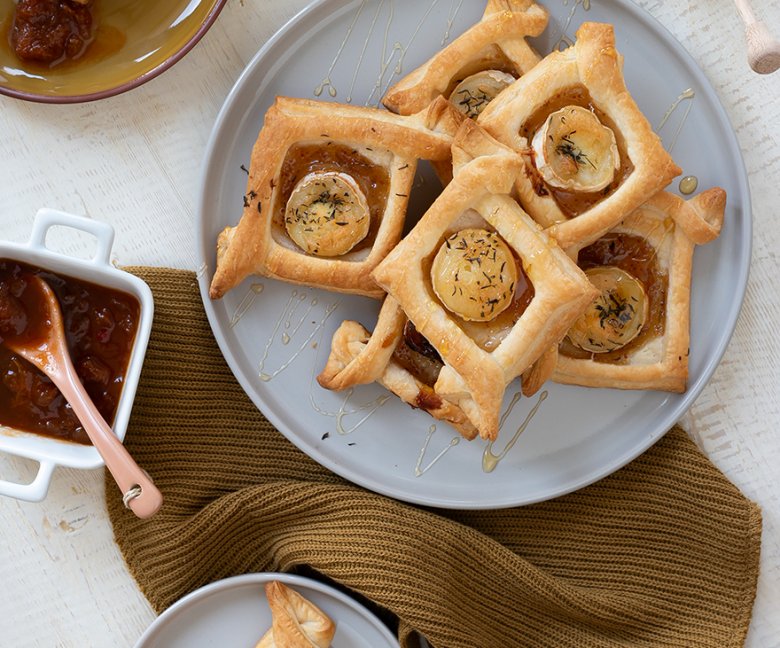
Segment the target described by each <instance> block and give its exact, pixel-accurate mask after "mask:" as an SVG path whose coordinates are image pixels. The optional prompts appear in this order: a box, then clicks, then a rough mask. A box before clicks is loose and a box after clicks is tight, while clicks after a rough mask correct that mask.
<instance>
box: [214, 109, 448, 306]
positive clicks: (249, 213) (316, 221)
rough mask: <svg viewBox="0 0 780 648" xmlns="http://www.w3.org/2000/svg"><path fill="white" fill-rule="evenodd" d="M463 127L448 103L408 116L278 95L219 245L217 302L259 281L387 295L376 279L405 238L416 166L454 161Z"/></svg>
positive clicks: (370, 294)
mask: <svg viewBox="0 0 780 648" xmlns="http://www.w3.org/2000/svg"><path fill="white" fill-rule="evenodd" d="M460 121H461V117H460V115H459V113H457V111H456V110H455V109H454V108H453V107H452V106H451V104H449V102H447V101H446V100H445V99H443V98H440V99H439V100H438V101H434V102H433V103H431V104H430V105H429V106H428V107H427V108H426V109H425V110H423V111H421V112H420V113H418V114H415V115H411V116H406V117H404V116H399V115H394V114H392V113H388V112H387V111H384V110H376V109H371V108H362V107H356V106H347V105H341V104H334V103H322V102H317V101H309V100H306V99H290V98H286V97H278V98H277V100H276V103H275V104H274V105H273V106H272V107H271V108H270V109H269V110H268V112H267V113H266V116H265V122H264V124H263V128H262V129H261V131H260V134H259V136H258V138H257V142H256V143H255V145H254V148H253V149H252V157H251V161H250V167H249V179H248V182H247V189H246V194H245V195H244V210H243V214H242V216H241V220H240V222H239V224H238V226H237V227H228V228H226V229H225V230H224V231H223V232H222V233H221V234H220V236H219V239H218V241H217V267H216V271H215V273H214V278H213V279H212V282H211V288H210V295H211V297H212V299H216V298H219V297H222V296H223V295H224V294H225V293H226V292H227V291H228V290H230V289H231V288H233V287H235V286H236V285H238V284H239V283H241V281H243V280H244V279H245V278H246V277H247V276H249V275H252V274H259V275H263V276H266V277H274V278H277V279H281V280H284V281H289V282H292V283H300V284H307V285H310V286H316V287H320V288H325V289H329V290H334V291H339V292H345V293H355V294H361V295H368V296H373V297H382V295H383V292H382V291H381V289H379V288H378V287H377V286H376V284H375V283H374V281H373V280H372V279H371V277H370V272H371V270H373V268H374V267H375V266H376V264H377V263H378V262H379V261H380V260H381V259H383V258H384V257H385V255H386V254H387V253H388V252H389V251H390V250H391V249H392V248H393V246H394V245H395V244H396V243H397V242H398V240H399V239H400V237H401V233H402V229H403V224H404V217H405V214H406V206H407V202H408V199H409V193H410V190H411V186H412V181H413V180H414V174H415V169H416V165H417V160H418V159H428V160H448V159H449V158H450V146H451V144H452V136H453V135H454V133H455V130H456V129H457V127H458V124H459V123H460Z"/></svg>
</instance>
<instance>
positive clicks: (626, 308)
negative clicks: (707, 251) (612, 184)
mask: <svg viewBox="0 0 780 648" xmlns="http://www.w3.org/2000/svg"><path fill="white" fill-rule="evenodd" d="M725 204H726V192H725V191H723V190H722V189H720V188H718V187H716V188H713V189H710V190H708V191H705V192H703V193H701V194H699V195H698V196H696V197H694V198H692V199H691V200H689V201H685V200H683V199H682V198H680V197H679V196H676V195H674V194H670V193H666V192H662V193H660V194H657V195H656V196H655V197H654V198H652V199H651V200H650V201H649V202H647V203H645V204H644V205H642V206H641V207H640V208H639V209H637V210H636V211H634V212H633V213H632V214H630V215H629V216H628V217H627V218H626V219H625V220H624V221H623V222H622V223H620V224H619V225H618V226H617V227H614V228H613V229H611V230H610V231H609V232H608V233H607V234H605V235H604V236H603V237H602V238H600V239H599V240H597V241H596V242H595V243H592V244H590V245H587V246H585V247H582V248H581V249H579V250H576V251H575V253H576V254H577V259H578V261H577V262H578V264H579V266H580V267H581V268H582V269H583V270H584V271H585V274H587V275H588V277H589V278H590V280H591V281H592V282H593V284H594V285H595V286H596V287H597V288H598V289H599V291H600V295H599V296H598V297H597V298H596V300H595V301H594V302H593V303H592V304H591V305H590V306H589V307H588V309H587V310H586V311H585V312H584V314H583V315H581V316H580V318H579V319H578V320H577V321H576V322H575V324H574V326H572V328H571V329H570V330H569V332H568V334H567V335H566V337H565V338H564V340H563V341H562V342H561V344H560V346H559V352H558V360H557V364H556V367H555V371H554V373H553V380H554V381H556V382H560V383H566V384H572V385H584V386H586V387H616V388H620V389H659V390H666V391H673V392H682V391H685V387H686V381H687V378H688V350H689V348H688V344H689V323H690V283H691V263H692V259H693V250H694V246H696V245H697V244H702V243H707V242H708V241H711V240H712V239H714V238H716V237H717V236H718V234H719V233H720V228H721V224H722V223H723V213H724V209H725Z"/></svg>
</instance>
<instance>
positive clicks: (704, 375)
mask: <svg viewBox="0 0 780 648" xmlns="http://www.w3.org/2000/svg"><path fill="white" fill-rule="evenodd" d="M610 1H611V2H614V3H615V4H618V5H620V6H621V8H622V9H623V10H625V11H627V12H628V13H630V14H632V15H633V17H634V18H636V19H637V20H638V21H639V22H640V23H643V24H645V25H647V27H648V28H649V29H651V30H654V31H655V32H656V34H657V35H658V36H659V37H660V38H661V40H663V41H664V42H665V43H666V44H667V46H669V47H670V48H671V49H672V50H673V51H674V52H675V53H676V55H677V57H678V58H679V59H680V60H681V62H682V63H683V64H685V65H686V66H687V68H688V69H689V70H690V71H691V73H692V74H693V76H694V77H695V80H696V81H697V82H698V83H699V86H700V88H701V90H702V91H703V92H704V93H705V95H706V97H707V99H708V101H709V102H710V104H711V106H712V108H713V112H714V114H715V115H716V118H717V120H718V122H719V123H720V125H721V127H722V129H723V132H724V133H725V134H726V136H727V138H728V141H727V145H728V148H729V153H731V154H733V155H732V157H733V160H734V163H735V166H736V168H737V171H738V178H736V182H737V185H738V188H739V197H740V198H741V199H742V204H743V206H744V207H743V209H744V213H743V214H742V216H743V217H742V218H741V219H740V220H739V222H738V223H735V225H740V226H741V227H740V229H739V235H740V237H741V240H740V248H741V252H742V263H741V264H740V266H739V267H738V268H737V273H736V274H737V284H736V285H737V293H736V294H735V295H734V299H732V301H731V303H730V305H729V309H728V314H727V316H726V317H725V318H724V319H723V323H724V324H725V326H724V327H723V329H722V330H723V331H725V332H726V333H725V334H723V335H722V336H721V338H720V339H719V340H718V341H717V344H716V346H715V351H714V353H712V354H711V355H710V356H709V357H708V358H707V359H706V361H705V364H704V367H703V369H702V371H701V373H700V374H699V375H698V376H697V378H696V380H695V381H694V382H693V383H691V384H689V385H688V388H687V390H686V392H685V394H684V395H683V396H682V398H681V400H680V401H679V402H678V403H677V404H676V405H674V406H673V407H670V408H667V410H666V411H665V413H664V416H662V417H659V419H656V422H655V424H654V426H653V427H654V430H655V432H651V433H647V434H646V435H645V436H644V437H643V438H642V439H641V442H639V443H637V444H636V445H635V446H634V447H632V448H631V450H629V451H627V452H625V453H623V454H622V455H620V456H618V457H616V458H615V459H613V460H612V461H610V462H607V463H606V464H604V465H602V466H601V468H600V469H599V470H593V471H591V472H590V473H589V474H587V475H584V476H581V477H580V478H578V479H572V480H570V481H567V482H565V483H564V484H562V485H560V486H559V487H558V488H553V489H550V490H549V492H547V493H545V494H542V495H539V496H535V497H523V496H522V493H521V494H519V495H518V494H510V495H499V496H495V497H494V498H493V499H492V500H491V501H490V502H485V501H484V500H482V499H479V500H477V499H457V500H453V499H444V498H440V497H431V496H427V495H424V494H423V495H421V494H419V493H416V492H413V491H408V492H407V491H404V490H401V489H398V488H394V487H392V486H388V485H386V484H385V483H383V482H381V481H377V480H375V479H373V478H372V477H371V476H370V475H368V474H358V473H356V472H353V471H352V470H350V469H348V468H345V467H344V466H343V465H341V464H339V463H338V462H336V461H332V460H330V459H329V458H328V457H327V456H325V455H322V454H320V453H319V451H318V450H317V449H316V448H315V447H313V446H310V445H309V444H308V443H307V442H306V441H305V440H303V439H301V438H300V436H299V435H297V434H296V433H295V432H294V431H293V430H288V429H287V427H286V426H285V425H284V423H283V422H282V421H281V420H280V419H279V418H278V417H277V416H276V414H275V412H274V411H272V410H269V411H266V409H264V408H263V407H261V405H264V403H261V402H259V401H260V400H261V399H260V397H259V395H257V394H256V392H255V389H254V386H253V385H252V384H251V382H250V381H249V379H248V378H247V377H246V376H244V375H243V374H242V373H241V372H240V371H238V370H237V369H236V368H235V367H237V366H238V362H237V360H236V358H235V357H234V355H233V353H232V352H231V350H230V347H229V345H228V343H227V341H226V339H225V338H224V336H223V335H222V331H221V330H220V327H219V321H218V317H217V313H216V311H215V310H214V308H213V305H212V303H211V302H212V300H211V298H210V297H209V294H208V289H209V283H210V281H209V280H210V277H208V276H207V275H208V273H207V272H205V273H204V272H200V271H199V272H198V276H197V279H198V286H199V288H200V293H201V299H202V301H203V306H204V310H205V312H206V315H207V318H208V321H209V325H210V327H211V330H212V332H213V334H214V338H215V339H216V341H217V344H218V346H219V348H220V351H221V352H222V355H223V356H224V358H225V360H226V362H227V364H228V366H229V367H230V369H231V371H232V373H233V375H234V376H235V378H236V380H237V381H238V382H239V384H240V385H241V387H242V388H243V389H244V391H245V393H246V394H247V396H249V398H250V399H251V400H252V402H253V403H254V405H255V406H256V407H257V408H258V410H260V411H261V412H262V413H263V415H264V416H266V418H267V419H268V420H269V421H270V422H271V423H272V424H273V425H274V427H276V428H277V430H279V431H280V432H281V433H282V434H284V436H285V437H286V438H287V439H288V440H289V441H291V442H292V443H293V444H294V445H295V446H297V447H298V448H299V449H300V450H301V451H302V452H304V453H305V454H307V455H308V456H310V457H311V458H313V459H314V460H315V461H317V462H318V463H320V464H321V465H322V466H324V467H325V468H327V469H329V470H331V471H332V472H334V473H336V474H337V475H340V476H341V477H344V478H345V479H348V480H349V481H351V482H353V483H355V484H358V485H360V486H363V487H364V488H368V489H369V490H372V491H374V492H377V493H380V494H382V495H386V496H388V497H392V498H394V499H398V500H400V501H405V502H408V503H411V504H418V505H423V506H432V507H437V508H450V509H458V510H491V509H502V508H510V507H513V506H525V505H529V504H535V503H537V502H542V501H547V500H550V499H554V498H556V497H560V496H562V495H566V494H568V493H571V492H574V491H577V490H579V489H581V488H584V487H586V486H589V485H590V484H593V483H595V482H597V481H599V480H600V479H603V478H604V477H607V476H608V475H611V474H612V473H613V472H615V471H617V470H619V469H620V468H622V467H623V466H625V465H626V464H628V463H629V462H630V461H632V460H633V459H635V458H636V457H638V456H639V455H641V454H642V453H643V452H645V451H646V450H647V449H648V448H650V447H651V446H652V445H654V444H655V443H656V442H657V441H658V440H659V439H660V438H661V437H663V436H664V435H665V434H666V432H668V431H669V430H670V429H671V428H672V426H673V425H674V424H675V423H676V422H677V421H678V420H679V419H680V418H681V417H682V416H683V415H684V414H685V413H686V412H687V411H688V409H689V408H690V407H691V405H692V404H693V402H694V401H695V400H696V398H697V397H698V396H699V395H700V393H701V392H702V390H703V389H704V387H705V386H706V385H707V383H708V382H709V380H710V379H711V378H712V375H713V373H714V372H715V369H716V368H717V367H718V365H719V364H720V361H721V359H722V358H723V355H724V353H725V352H726V348H727V347H728V344H729V341H730V340H731V337H732V335H733V334H734V330H735V328H736V323H737V319H738V318H739V314H740V311H741V309H742V304H743V301H744V298H745V293H746V290H747V281H748V275H749V270H750V260H751V256H752V208H751V199H750V185H749V181H748V175H747V169H746V167H745V161H744V158H743V156H742V151H741V149H740V147H739V142H738V140H737V136H736V132H735V131H734V128H733V126H732V125H731V122H730V120H729V118H728V114H727V113H726V110H725V108H724V106H723V104H722V102H721V100H720V98H719V97H718V95H717V93H716V92H715V89H714V88H713V86H712V84H711V83H710V81H709V79H708V78H707V76H706V75H705V74H704V71H703V70H702V69H701V68H700V67H699V64H698V63H697V62H696V60H695V59H694V58H693V57H692V56H691V55H690V53H689V52H688V50H686V49H685V47H684V46H683V45H682V43H680V42H679V41H678V40H677V39H676V38H675V36H674V35H673V34H672V33H671V32H670V31H669V30H668V29H667V28H666V27H664V25H663V24H661V23H660V22H659V21H658V19H656V18H655V17H654V16H652V15H651V14H650V13H648V12H647V11H646V10H645V9H643V8H641V7H639V6H638V5H636V4H634V3H633V2H631V0H610ZM337 2H342V0H313V1H312V2H311V3H309V4H308V5H307V6H306V7H304V8H303V9H302V10H301V11H299V12H298V13H297V14H295V15H294V16H293V17H292V18H291V19H290V20H288V21H287V22H286V23H285V24H284V25H283V26H282V27H281V28H280V29H279V30H278V31H277V32H276V33H275V34H274V35H273V36H272V37H271V38H270V39H269V40H268V41H267V42H266V43H265V44H264V45H263V47H261V48H260V50H259V51H258V52H257V53H256V54H255V55H254V56H253V57H252V59H251V60H250V61H249V63H248V64H247V65H246V67H245V68H244V70H243V71H242V72H241V74H240V75H239V77H238V79H237V80H236V82H235V84H234V85H233V87H232V88H231V90H230V92H229V93H228V95H227V97H226V98H225V102H224V103H223V105H222V108H221V109H220V111H219V113H218V114H217V118H216V120H215V122H214V127H213V129H212V132H211V135H210V136H209V140H208V143H207V146H206V151H205V154H204V161H203V167H202V171H201V183H200V190H199V195H198V204H197V212H196V216H197V231H196V237H197V238H196V247H197V249H196V258H197V263H198V267H199V268H207V267H208V265H209V264H208V261H207V259H206V257H205V256H204V254H203V250H202V245H201V242H202V241H203V237H204V229H205V219H204V218H203V214H204V205H205V201H206V197H207V195H206V194H207V185H206V180H207V177H208V175H209V171H210V161H211V160H212V158H213V154H214V151H215V149H216V147H217V144H218V141H219V139H220V135H221V131H222V129H223V128H224V127H225V126H224V124H225V118H226V115H227V113H228V112H229V110H230V108H231V105H232V102H233V100H234V98H235V96H236V95H237V94H238V92H239V91H240V90H241V88H242V86H243V84H244V83H245V80H246V79H247V78H248V77H249V76H250V74H251V73H252V71H253V69H254V68H255V67H256V66H257V65H259V64H260V62H261V61H262V60H263V59H264V57H265V56H266V54H267V53H268V52H270V51H272V50H273V48H274V47H276V45H277V43H278V42H279V41H280V40H282V39H283V38H284V37H285V36H286V35H287V34H288V32H290V31H291V30H293V29H294V28H295V27H296V26H297V24H298V22H300V21H302V20H305V19H306V18H307V17H308V16H309V15H310V14H311V13H313V12H315V11H317V10H319V9H320V8H321V7H322V6H323V5H326V4H331V3H337ZM256 396H257V398H256Z"/></svg>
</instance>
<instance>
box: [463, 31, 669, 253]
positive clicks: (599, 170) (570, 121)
mask: <svg viewBox="0 0 780 648" xmlns="http://www.w3.org/2000/svg"><path fill="white" fill-rule="evenodd" d="M621 68H622V57H621V56H620V55H619V54H618V52H617V50H616V49H615V34H614V29H613V27H612V26H611V25H606V24H599V23H584V24H583V25H582V26H581V27H580V28H579V30H577V40H576V43H575V44H574V45H573V46H572V47H569V48H568V49H566V50H564V51H562V52H558V51H555V52H552V53H551V54H550V55H548V56H547V57H546V58H545V59H544V60H542V62H541V63H539V64H538V65H537V66H535V67H534V68H533V69H532V70H531V71H529V72H528V73H527V74H525V75H524V76H522V77H521V78H520V79H519V80H518V81H516V82H515V83H513V84H512V85H511V86H510V87H509V88H507V89H506V90H504V91H503V92H502V93H501V94H500V95H499V96H498V97H497V98H496V99H495V100H494V101H492V102H491V103H490V104H489V105H488V106H487V108H485V110H484V112H483V113H482V114H481V115H480V117H479V120H478V121H479V124H480V125H481V126H483V127H484V128H485V129H486V130H487V131H488V132H489V133H491V134H492V135H493V136H494V137H496V138H497V139H498V140H500V141H501V142H503V143H504V144H507V145H509V146H511V147H512V148H514V149H515V150H517V151H519V152H521V153H522V154H523V158H524V160H525V171H524V173H523V174H521V175H520V177H519V179H518V182H517V185H516V189H517V192H518V196H519V198H520V204H521V205H523V207H524V208H525V210H526V211H527V212H528V213H529V214H530V215H531V217H532V218H534V220H536V221H537V222H538V223H539V224H540V225H542V226H543V227H545V228H548V230H549V232H550V234H551V235H552V236H554V237H555V238H556V239H557V240H558V242H559V243H560V244H561V246H562V247H564V248H568V247H570V246H572V245H579V244H582V243H590V242H593V241H595V240H596V239H597V238H599V237H600V236H601V235H602V234H604V233H605V232H607V231H608V230H609V229H610V228H611V227H613V226H614V225H616V224H617V223H619V222H620V221H621V220H622V219H623V218H625V216H626V215H627V214H629V213H630V212H631V211H633V210H634V209H636V208H637V207H639V205H641V204H642V203H644V202H645V201H647V200H648V199H650V198H651V197H652V196H653V195H655V194H656V193H657V192H658V191H660V190H661V189H663V188H664V187H665V186H666V185H668V184H669V182H671V180H672V179H673V178H674V177H675V176H676V175H678V174H679V173H680V172H681V171H680V169H679V168H678V167H677V165H676V164H675V163H674V161H673V160H672V158H671V156H670V155H669V154H668V153H667V152H666V151H665V150H664V148H663V145H662V144H661V140H660V139H659V137H658V136H657V135H656V134H655V133H654V132H653V129H652V127H651V126H650V124H649V123H648V121H647V119H646V118H645V117H644V115H643V114H642V113H641V112H640V110H639V108H638V107H637V105H636V103H635V102H634V100H633V99H632V98H631V95H630V94H629V93H628V90H627V88H626V85H625V81H624V79H623V73H622V70H621Z"/></svg>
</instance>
